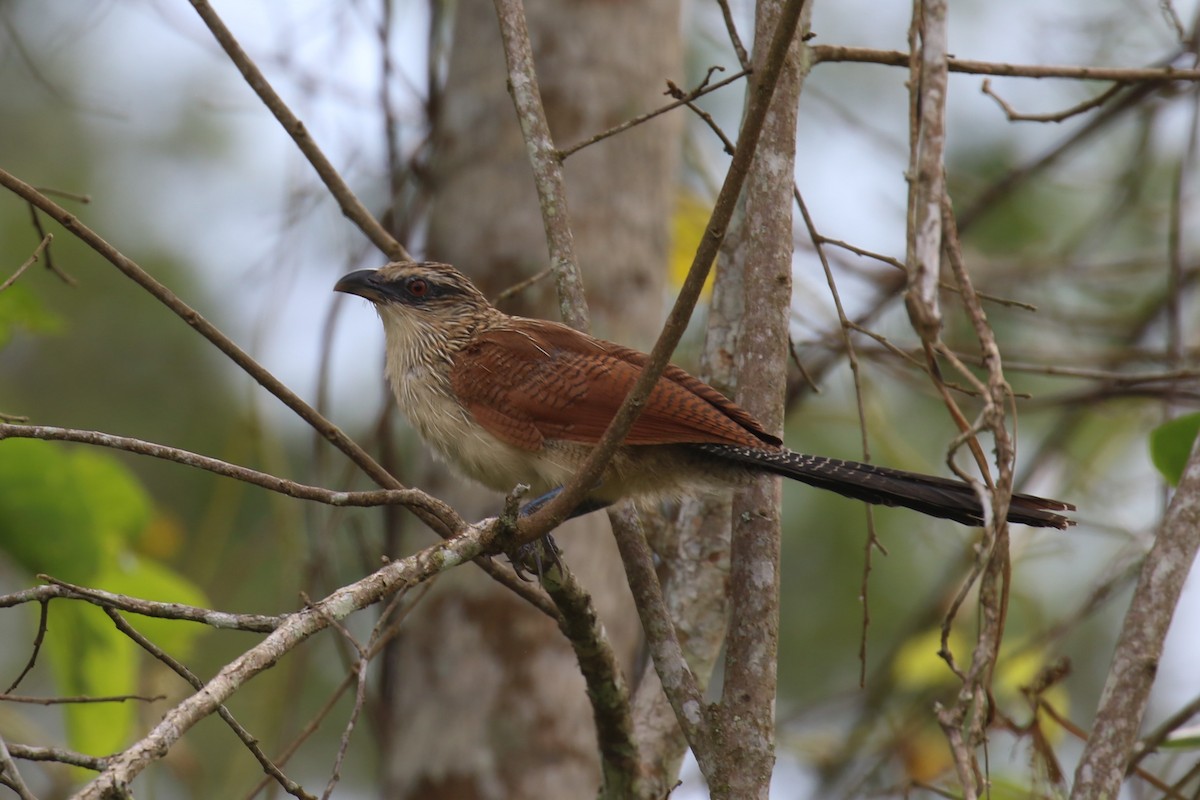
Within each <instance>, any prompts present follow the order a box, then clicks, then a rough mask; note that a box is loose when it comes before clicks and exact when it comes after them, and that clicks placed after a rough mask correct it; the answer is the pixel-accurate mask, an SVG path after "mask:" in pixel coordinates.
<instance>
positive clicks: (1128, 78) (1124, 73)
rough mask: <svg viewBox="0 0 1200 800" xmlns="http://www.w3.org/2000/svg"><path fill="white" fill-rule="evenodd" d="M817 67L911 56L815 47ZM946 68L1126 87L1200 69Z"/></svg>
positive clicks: (979, 64) (896, 62) (971, 64)
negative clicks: (1124, 85) (1130, 84)
mask: <svg viewBox="0 0 1200 800" xmlns="http://www.w3.org/2000/svg"><path fill="white" fill-rule="evenodd" d="M812 58H813V63H814V64H824V63H835V62H840V61H852V62H856V63H865V64H883V65H886V66H889V67H907V66H908V64H909V55H908V53H903V52H901V51H899V50H875V49H872V48H869V47H844V46H841V45H827V44H824V45H815V46H814V47H813V48H812ZM946 66H947V68H948V69H949V70H950V71H951V72H966V73H970V74H972V75H994V76H1003V77H1011V78H1066V79H1072V80H1083V81H1119V82H1122V83H1139V82H1149V83H1156V82H1163V81H1197V80H1200V69H1177V68H1175V67H1172V66H1165V67H1078V66H1051V65H1043V64H1007V63H1001V62H993V61H971V60H968V59H965V58H954V57H953V56H950V57H949V58H948V59H947V60H946Z"/></svg>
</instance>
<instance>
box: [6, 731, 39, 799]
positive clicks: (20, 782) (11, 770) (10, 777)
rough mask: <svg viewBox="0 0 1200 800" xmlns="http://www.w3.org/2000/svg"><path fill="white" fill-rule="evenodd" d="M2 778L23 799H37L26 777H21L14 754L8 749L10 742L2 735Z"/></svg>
mask: <svg viewBox="0 0 1200 800" xmlns="http://www.w3.org/2000/svg"><path fill="white" fill-rule="evenodd" d="M0 778H2V779H3V781H4V784H5V785H6V786H8V787H9V788H10V789H12V790H13V791H14V792H16V793H17V797H19V798H21V800H37V797H35V796H34V794H33V792H31V791H30V790H29V787H28V786H26V785H25V779H24V778H22V777H21V772H20V770H18V769H17V765H16V764H15V763H14V762H13V760H12V755H11V754H10V753H9V751H8V744H7V742H5V741H4V737H3V736H0Z"/></svg>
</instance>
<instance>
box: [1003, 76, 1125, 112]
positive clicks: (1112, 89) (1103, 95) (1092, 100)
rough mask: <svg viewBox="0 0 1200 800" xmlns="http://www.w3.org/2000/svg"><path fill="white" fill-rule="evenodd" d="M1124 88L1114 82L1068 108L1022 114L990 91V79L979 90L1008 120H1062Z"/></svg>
mask: <svg viewBox="0 0 1200 800" xmlns="http://www.w3.org/2000/svg"><path fill="white" fill-rule="evenodd" d="M1124 88H1125V84H1123V83H1114V84H1113V85H1112V86H1110V87H1108V89H1106V90H1104V91H1103V92H1101V93H1100V94H1098V95H1096V96H1095V97H1092V98H1089V99H1087V100H1084V101H1083V102H1082V103H1077V104H1076V105H1073V106H1071V107H1070V108H1067V109H1064V110H1062V111H1054V112H1051V113H1048V114H1022V113H1021V112H1019V111H1017V110H1016V109H1014V108H1013V107H1012V106H1010V105H1009V104H1008V103H1007V102H1006V101H1005V100H1004V98H1003V97H1001V96H1000V95H998V94H996V93H995V92H994V91H992V84H991V81H988V80H987V79H984V81H983V86H982V88H981V91H982V92H983V93H984V94H986V95H987V96H988V97H990V98H992V99H993V100H995V101H996V103H997V104H999V106H1000V108H1001V109H1003V111H1004V114H1005V116H1007V117H1008V121H1009V122H1063V121H1065V120H1068V119H1070V118H1071V117H1074V116H1078V115H1079V114H1083V113H1086V112H1088V111H1091V110H1092V109H1093V108H1099V107H1100V106H1102V105H1104V104H1105V103H1107V102H1108V101H1109V100H1111V99H1112V98H1113V97H1115V96H1116V95H1117V94H1118V93H1119V92H1120V91H1121V90H1122V89H1124Z"/></svg>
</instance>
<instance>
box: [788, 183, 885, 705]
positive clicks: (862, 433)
mask: <svg viewBox="0 0 1200 800" xmlns="http://www.w3.org/2000/svg"><path fill="white" fill-rule="evenodd" d="M792 194H793V197H794V199H795V201H796V206H797V208H799V209H800V216H801V218H803V220H804V227H805V228H806V229H807V230H808V236H809V239H811V240H812V243H813V248H814V249H815V250H816V251H817V258H818V259H820V261H821V269H822V270H824V272H825V283H826V284H827V285H828V286H829V294H830V296H831V297H832V298H833V305H834V309H835V310H836V311H837V315H838V323H839V324H838V330H839V331H840V333H841V336H842V346H843V347H845V349H846V361H847V363H848V364H849V366H850V376H851V380H852V381H853V383H854V404H855V409H856V410H857V412H858V435H859V444H860V446H861V447H862V456H863V461H864V462H866V463H870V461H871V440H870V436H869V433H868V426H867V410H866V407H865V405H864V402H863V386H862V373H861V371H860V368H859V363H858V352H857V351H856V350H855V348H854V341H853V340H852V339H851V338H850V331H851V330H852V329H854V328H856V327H857V326H855V325H854V323H853V322H851V321H850V318H849V317H848V316H846V309H845V307H844V306H843V305H842V297H841V294H840V293H839V292H838V288H837V279H836V278H834V276H833V268H832V267H831V266H830V265H829V257H828V255H827V254H826V253H825V247H824V241H825V240H824V237H822V236H821V234H820V233H818V231H817V226H816V223H815V222H813V218H812V215H811V214H809V213H808V205H807V204H806V203H805V202H804V196H803V195H801V194H800V187H799V186H797V185H795V184H793V185H792ZM808 380H809V382H810V383H811V382H812V379H811V378H809V379H808ZM863 508H864V511H865V514H866V522H867V536H866V541H865V542H864V543H863V567H862V577H861V579H860V580H859V590H858V592H859V603H860V604H861V605H862V624H861V626H860V631H861V632H860V635H859V640H858V685H859V688H862V687H864V686H865V685H866V680H867V631H868V630H869V629H870V627H871V595H870V577H871V566H872V565H871V556H872V555H873V554H874V552H875V550H879V551H880V552H881V553H883V554H884V555H886V554H887V549H886V548H885V547H884V546H883V542H881V541H880V540H879V536H878V535H877V534H876V531H875V513H874V511H873V510H872V508H871V505H870V504H869V503H864V504H863Z"/></svg>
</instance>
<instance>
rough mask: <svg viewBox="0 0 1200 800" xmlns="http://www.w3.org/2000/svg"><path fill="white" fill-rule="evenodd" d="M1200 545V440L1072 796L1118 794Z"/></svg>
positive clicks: (1145, 573) (1123, 639)
mask: <svg viewBox="0 0 1200 800" xmlns="http://www.w3.org/2000/svg"><path fill="white" fill-rule="evenodd" d="M1198 549H1200V446H1196V445H1193V447H1192V455H1191V458H1190V459H1189V461H1188V465H1187V467H1186V468H1185V469H1184V471H1183V476H1182V477H1181V478H1180V481H1179V486H1178V488H1177V489H1176V491H1175V496H1174V497H1172V498H1171V503H1170V505H1169V506H1168V507H1167V513H1166V516H1165V517H1164V518H1163V522H1162V526H1161V527H1160V528H1159V530H1158V535H1157V536H1156V537H1155V539H1154V545H1153V546H1152V547H1151V548H1150V552H1149V553H1148V554H1147V555H1146V559H1145V561H1144V562H1143V563H1142V572H1141V575H1140V577H1139V578H1138V583H1137V588H1135V589H1134V591H1133V601H1132V603H1131V604H1130V606H1129V611H1128V612H1126V614H1125V622H1124V624H1123V626H1122V628H1121V635H1120V638H1119V639H1118V640H1117V647H1116V651H1115V652H1114V654H1113V661H1112V666H1111V667H1110V668H1109V672H1108V679H1107V680H1106V681H1105V684H1104V691H1103V693H1102V694H1101V696H1100V706H1099V708H1098V709H1097V710H1096V718H1095V721H1094V722H1093V723H1092V732H1091V735H1090V736H1089V737H1088V741H1087V744H1086V745H1085V746H1084V749H1083V755H1082V756H1081V757H1080V759H1079V766H1078V767H1077V768H1076V770H1075V784H1074V786H1073V787H1072V788H1071V800H1083V799H1084V798H1092V797H1106V796H1107V797H1116V796H1117V794H1118V792H1119V791H1120V789H1121V783H1122V781H1123V779H1124V777H1125V771H1126V769H1127V768H1128V766H1129V763H1130V761H1131V759H1132V758H1133V754H1134V745H1135V743H1136V742H1137V736H1138V731H1139V728H1140V727H1141V722H1142V715H1143V714H1145V711H1146V703H1147V702H1148V700H1149V698H1150V688H1151V686H1153V684H1154V676H1155V674H1156V672H1157V667H1158V662H1159V659H1160V658H1161V657H1162V649H1163V642H1164V640H1165V639H1166V636H1167V628H1168V627H1169V626H1170V624H1171V618H1172V616H1174V614H1175V607H1176V606H1177V605H1178V603H1179V596H1180V593H1181V592H1182V591H1183V584H1184V581H1185V580H1186V579H1187V575H1188V572H1189V571H1190V570H1191V567H1192V562H1193V561H1195V559H1196V552H1197V550H1198Z"/></svg>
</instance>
